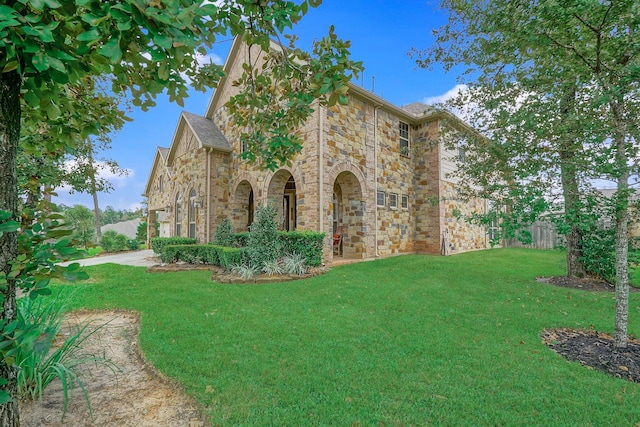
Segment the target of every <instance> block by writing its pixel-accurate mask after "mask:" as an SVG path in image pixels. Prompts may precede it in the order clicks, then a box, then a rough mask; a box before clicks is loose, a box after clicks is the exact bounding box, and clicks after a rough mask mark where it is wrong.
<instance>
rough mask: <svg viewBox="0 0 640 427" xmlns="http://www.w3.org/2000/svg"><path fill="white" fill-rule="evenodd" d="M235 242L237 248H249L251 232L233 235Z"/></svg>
mask: <svg viewBox="0 0 640 427" xmlns="http://www.w3.org/2000/svg"><path fill="white" fill-rule="evenodd" d="M233 238H234V240H235V243H234V246H235V247H237V248H246V247H247V246H249V232H248V231H243V232H242V233H236V234H234V235H233Z"/></svg>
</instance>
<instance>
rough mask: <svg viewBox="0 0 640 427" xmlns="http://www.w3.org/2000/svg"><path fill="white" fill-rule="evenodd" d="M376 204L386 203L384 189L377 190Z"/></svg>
mask: <svg viewBox="0 0 640 427" xmlns="http://www.w3.org/2000/svg"><path fill="white" fill-rule="evenodd" d="M377 204H378V206H381V207H385V206H386V205H387V195H386V193H385V192H384V191H378V197H377Z"/></svg>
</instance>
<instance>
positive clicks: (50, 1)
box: [44, 0, 62, 9]
mask: <svg viewBox="0 0 640 427" xmlns="http://www.w3.org/2000/svg"><path fill="white" fill-rule="evenodd" d="M44 2H45V4H46V5H47V6H48V7H49V8H50V9H57V8H59V7H62V4H60V2H58V0H44Z"/></svg>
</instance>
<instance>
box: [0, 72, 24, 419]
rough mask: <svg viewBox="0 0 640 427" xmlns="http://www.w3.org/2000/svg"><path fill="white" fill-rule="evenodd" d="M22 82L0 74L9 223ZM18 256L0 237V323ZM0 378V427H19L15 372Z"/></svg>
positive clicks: (2, 202) (1, 176) (0, 368)
mask: <svg viewBox="0 0 640 427" xmlns="http://www.w3.org/2000/svg"><path fill="white" fill-rule="evenodd" d="M21 85H22V79H21V77H20V75H19V74H18V73H16V72H15V71H11V72H7V73H0V210H4V211H9V212H11V219H12V220H17V218H18V178H17V163H16V162H17V155H18V141H19V139H20V87H21ZM17 255H18V240H17V233H15V232H13V233H4V234H3V235H2V236H1V237H0V274H1V275H3V276H4V279H5V280H6V285H5V286H2V287H1V288H0V289H1V292H2V296H3V301H2V312H1V313H0V321H2V322H3V323H4V322H6V323H8V322H11V321H13V320H14V319H15V318H16V284H15V279H13V278H11V277H10V275H9V272H10V271H11V261H13V260H15V259H16V257H17ZM0 377H2V378H4V379H6V380H7V381H8V384H6V385H4V386H1V387H2V389H3V390H6V391H7V392H9V395H10V396H11V398H12V401H11V402H9V403H5V404H4V405H0V426H3V427H13V426H19V425H20V419H19V414H18V384H17V371H16V370H15V369H14V368H13V367H11V366H8V365H7V363H6V361H5V360H4V359H2V360H0Z"/></svg>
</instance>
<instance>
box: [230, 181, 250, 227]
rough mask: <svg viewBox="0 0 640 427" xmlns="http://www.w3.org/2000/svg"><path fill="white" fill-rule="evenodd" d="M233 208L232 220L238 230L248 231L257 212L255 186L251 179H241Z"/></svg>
mask: <svg viewBox="0 0 640 427" xmlns="http://www.w3.org/2000/svg"><path fill="white" fill-rule="evenodd" d="M233 200H234V201H233V207H232V210H231V222H232V223H233V228H234V229H235V230H236V232H242V231H248V230H249V226H250V225H251V223H252V222H253V214H254V212H255V205H254V194H253V187H252V186H251V184H250V183H249V181H246V180H245V181H241V182H240V183H239V184H238V186H237V187H236V192H235V195H234V199H233Z"/></svg>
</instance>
